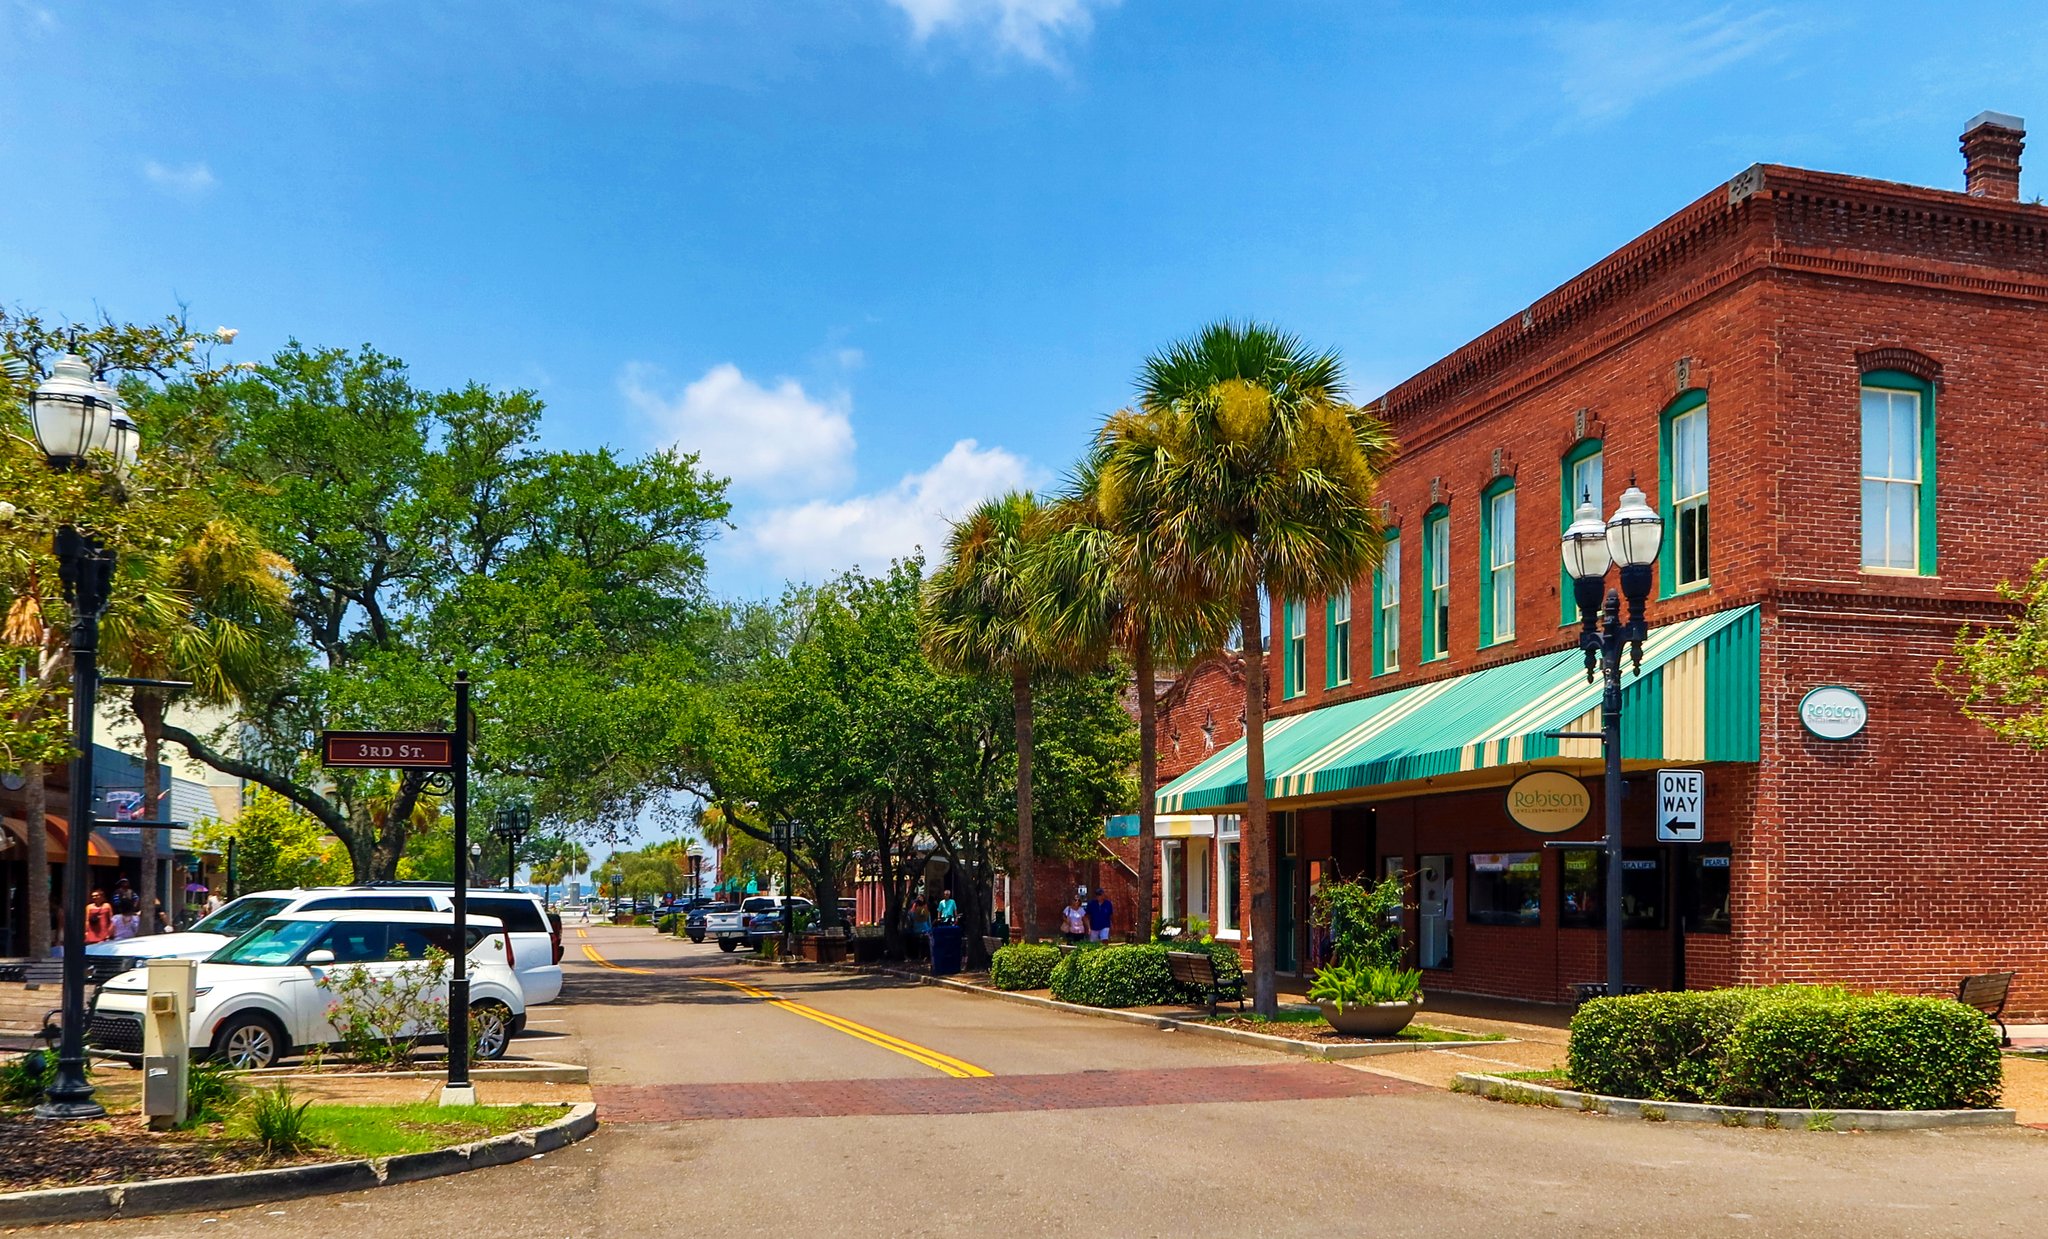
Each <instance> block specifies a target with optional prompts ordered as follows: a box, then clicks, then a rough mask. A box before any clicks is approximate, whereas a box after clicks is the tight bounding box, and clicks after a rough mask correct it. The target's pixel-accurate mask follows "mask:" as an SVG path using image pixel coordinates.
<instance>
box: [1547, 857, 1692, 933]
mask: <svg viewBox="0 0 2048 1239" xmlns="http://www.w3.org/2000/svg"><path fill="white" fill-rule="evenodd" d="M1558 855H1559V856H1560V858H1561V860H1562V867H1563V872H1562V878H1561V881H1560V882H1559V884H1558V897H1559V899H1560V900H1561V903H1560V904H1559V906H1558V910H1557V923H1558V924H1559V925H1560V926H1562V927H1563V928H1566V929H1605V928H1606V927H1607V864H1606V860H1607V857H1606V854H1605V853H1603V852H1601V851H1599V850H1598V849H1596V848H1566V849H1563V850H1562V851H1560V852H1559V853H1558ZM1664 894H1665V879H1664V850H1663V849H1662V848H1625V849H1623V851H1622V853H1621V923H1622V925H1623V926H1624V927H1625V928H1628V929H1662V928H1664V923H1665V922H1664Z"/></svg>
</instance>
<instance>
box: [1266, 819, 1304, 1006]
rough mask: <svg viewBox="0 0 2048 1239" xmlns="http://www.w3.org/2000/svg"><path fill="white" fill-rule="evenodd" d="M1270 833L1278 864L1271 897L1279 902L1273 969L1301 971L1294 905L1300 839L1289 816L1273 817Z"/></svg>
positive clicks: (1298, 932)
mask: <svg viewBox="0 0 2048 1239" xmlns="http://www.w3.org/2000/svg"><path fill="white" fill-rule="evenodd" d="M1273 830H1274V833H1275V835H1276V836H1277V839H1278V842H1279V846H1280V863H1279V864H1278V865H1276V866H1274V872H1273V898H1274V899H1276V900H1278V901H1279V913H1280V915H1279V918H1278V919H1279V922H1280V924H1279V934H1278V941H1276V942H1275V943H1274V944H1273V967H1274V970H1275V971H1278V972H1299V971H1300V970H1301V944H1300V942H1299V941H1298V939H1299V938H1300V936H1301V932H1300V930H1301V925H1300V917H1299V916H1298V915H1297V914H1296V911H1295V904H1296V902H1297V900H1298V899H1299V898H1300V892H1299V891H1297V890H1296V889H1295V887H1296V886H1297V885H1298V883H1299V881H1300V878H1301V836H1300V835H1299V833H1297V832H1296V830H1295V825H1294V815H1293V814H1292V813H1276V814H1274V815H1273Z"/></svg>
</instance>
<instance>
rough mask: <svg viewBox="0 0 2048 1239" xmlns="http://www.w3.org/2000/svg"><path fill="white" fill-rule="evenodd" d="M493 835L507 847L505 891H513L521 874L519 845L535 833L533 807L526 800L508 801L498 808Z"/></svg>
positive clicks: (492, 825)
mask: <svg viewBox="0 0 2048 1239" xmlns="http://www.w3.org/2000/svg"><path fill="white" fill-rule="evenodd" d="M491 833H492V834H494V835H496V836H497V837H498V841H499V842H500V843H503V844H504V845H505V889H506V890H508V891H509V890H511V889H512V883H513V881H514V880H515V879H516V878H517V876H518V872H519V845H520V844H521V843H523V842H525V840H526V836H527V835H529V834H531V833H533V806H532V805H530V804H528V803H526V802H525V801H524V800H508V801H506V802H505V803H504V804H501V805H499V806H498V813H497V816H496V817H495V818H494V819H492V822H491Z"/></svg>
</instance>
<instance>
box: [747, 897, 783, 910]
mask: <svg viewBox="0 0 2048 1239" xmlns="http://www.w3.org/2000/svg"><path fill="white" fill-rule="evenodd" d="M743 906H744V907H745V909H746V910H747V911H749V912H766V911H767V910H768V909H770V908H772V907H774V906H775V901H774V900H773V899H770V898H768V897H766V896H762V897H760V898H757V899H749V900H747V902H746V903H745V904H744V905H743Z"/></svg>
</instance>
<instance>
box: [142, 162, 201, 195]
mask: <svg viewBox="0 0 2048 1239" xmlns="http://www.w3.org/2000/svg"><path fill="white" fill-rule="evenodd" d="M142 175H143V178H144V179H145V180H147V181H148V182H149V183H150V184H152V185H154V186H156V187H157V188H158V189H161V190H163V191H164V192H165V193H167V194H169V195H171V196H172V197H174V198H185V199H188V200H190V199H194V198H201V197H204V196H205V195H206V194H207V193H208V192H209V191H210V190H212V189H213V187H214V186H215V185H217V184H219V182H218V181H216V180H214V178H213V169H211V168H209V167H207V166H206V165H205V164H204V163H188V164H177V165H172V164H166V163H159V162H157V161H156V160H154V159H150V160H146V161H144V163H143V165H142Z"/></svg>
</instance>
